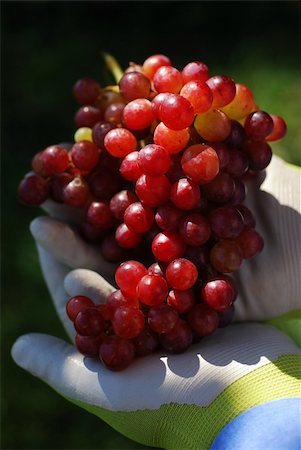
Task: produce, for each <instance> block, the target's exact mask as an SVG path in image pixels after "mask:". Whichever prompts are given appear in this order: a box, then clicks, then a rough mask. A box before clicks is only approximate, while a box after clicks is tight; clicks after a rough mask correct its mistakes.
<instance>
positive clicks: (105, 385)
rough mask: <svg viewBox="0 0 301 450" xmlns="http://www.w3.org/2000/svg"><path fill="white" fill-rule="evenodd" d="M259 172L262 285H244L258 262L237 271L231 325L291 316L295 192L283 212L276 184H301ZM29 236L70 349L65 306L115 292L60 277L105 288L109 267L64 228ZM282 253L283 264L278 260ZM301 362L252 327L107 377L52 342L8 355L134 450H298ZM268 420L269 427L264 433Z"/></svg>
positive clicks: (262, 328) (276, 338)
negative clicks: (136, 449)
mask: <svg viewBox="0 0 301 450" xmlns="http://www.w3.org/2000/svg"><path fill="white" fill-rule="evenodd" d="M274 171H277V175H276V178H275V177H274V178H273V173H275V172H274ZM268 172H272V175H271V174H270V173H268V177H267V179H266V181H265V182H264V184H263V185H262V189H266V188H267V189H268V192H269V193H272V192H273V193H274V195H275V198H273V197H272V196H271V195H268V194H267V193H265V192H261V193H259V192H257V194H256V195H257V196H258V199H257V200H256V202H255V193H254V194H253V192H249V194H248V195H249V196H250V195H251V200H250V201H253V202H254V206H255V208H254V206H253V209H252V210H253V211H254V210H255V215H256V218H257V223H258V226H257V228H258V230H259V232H260V233H261V234H262V235H263V237H264V239H265V242H266V248H265V251H264V253H263V254H262V255H261V256H260V257H258V258H257V259H258V260H259V259H260V260H261V263H260V262H259V261H258V265H259V269H257V270H259V271H260V273H258V272H255V276H254V275H253V273H254V270H255V268H256V267H257V262H254V263H253V262H245V263H244V266H243V267H242V269H241V270H240V273H239V275H238V281H239V283H240V284H242V283H245V284H246V286H247V283H248V286H250V290H249V289H244V290H242V291H241V292H242V294H241V295H240V298H239V299H238V300H237V301H236V306H237V319H238V320H255V319H257V320H259V319H260V320H266V319H270V318H275V316H279V315H280V314H283V313H287V312H291V311H292V310H296V309H297V308H300V298H299V296H298V291H297V286H298V283H297V281H298V279H297V277H296V275H295V270H296V267H298V266H297V264H298V258H299V257H300V240H298V233H297V230H298V228H297V227H298V225H299V224H300V215H299V213H298V212H299V211H300V201H299V200H298V199H297V196H296V192H295V189H291V190H289V192H290V196H288V198H287V199H286V200H285V199H283V196H282V194H283V193H282V192H281V191H280V190H279V189H278V185H279V184H281V178H282V177H283V179H285V180H286V181H285V184H286V185H287V186H288V185H291V184H294V183H300V174H298V172H296V173H295V172H294V170H293V169H288V168H287V167H286V166H285V165H284V164H283V163H282V162H281V161H280V160H279V159H278V158H275V157H274V158H273V163H272V164H271V167H270V168H269V170H268ZM270 177H272V179H274V184H276V186H275V185H274V184H273V183H272V181H271V183H272V184H271V183H270V184H268V185H267V184H265V183H268V180H269V178H270ZM275 180H276V183H275ZM251 190H252V189H251ZM261 199H262V200H261ZM262 201H263V203H262ZM266 202H268V203H266ZM284 202H285V206H282V205H283V203H284ZM298 202H299V203H298ZM288 207H289V208H290V209H292V208H294V210H293V211H289V210H288ZM283 208H284V209H283ZM257 211H259V212H260V218H258V213H257ZM282 213H283V214H282ZM31 229H32V232H33V235H34V237H35V239H36V240H37V242H38V249H39V254H40V260H41V266H42V270H43V273H44V276H45V279H46V282H47V284H48V287H49V290H50V292H51V295H52V297H53V300H54V303H55V306H56V309H57V311H58V313H59V316H60V318H61V320H62V322H63V324H64V325H65V328H66V330H67V332H68V334H69V336H70V337H71V339H72V338H73V337H74V331H73V325H72V324H71V322H70V321H69V319H67V317H66V313H65V304H66V299H67V298H68V297H69V296H72V295H75V294H84V295H88V296H90V297H91V298H92V299H93V300H94V301H96V302H98V303H100V302H103V301H104V300H105V298H106V296H107V295H108V293H109V292H110V291H111V290H112V289H113V288H112V287H111V286H110V284H109V283H108V282H107V281H105V279H104V278H102V277H101V276H100V275H99V274H97V273H96V272H92V271H90V270H87V269H85V270H84V269H78V270H74V271H72V272H70V273H68V271H69V268H79V267H85V268H88V269H93V270H98V271H99V272H100V273H102V274H104V275H105V276H106V278H108V279H109V278H110V277H111V276H112V269H113V267H112V266H111V265H108V264H107V263H106V264H105V265H103V262H102V261H101V258H100V256H98V254H97V250H96V249H95V248H92V247H91V246H90V245H88V244H86V243H84V242H83V241H82V240H81V239H80V237H79V236H78V235H77V233H76V232H74V231H73V230H72V229H71V228H70V227H69V226H68V225H66V224H62V223H61V222H59V221H57V220H55V219H51V218H45V217H44V218H40V219H36V220H35V221H34V222H33V224H32V227H31ZM294 230H296V231H294ZM291 240H292V241H293V242H291ZM269 241H271V244H272V249H270V242H269ZM275 242H276V243H275ZM275 245H277V250H276V249H275V247H274V246H275ZM287 248H289V249H290V252H292V254H291V255H290V258H286V259H284V260H283V255H286V249H287ZM268 255H270V256H268ZM277 255H278V256H277ZM291 261H293V264H292V265H291ZM254 264H255V265H254ZM262 264H263V265H262ZM292 266H293V267H292ZM67 273H68V275H67V276H66V274H67ZM266 277H269V280H270V281H269V282H266ZM281 280H282V281H281ZM261 293H262V294H261ZM300 354H301V352H300V350H299V349H298V348H297V346H296V345H295V344H294V343H293V341H292V340H291V339H290V338H289V337H287V336H286V335H284V334H283V333H281V332H279V331H277V330H276V329H275V328H273V327H271V326H269V325H263V324H255V323H244V324H236V325H232V326H229V327H227V328H225V329H220V330H218V331H217V332H216V333H215V334H214V335H212V336H210V337H207V338H204V339H203V340H202V341H201V342H200V343H199V344H196V345H193V346H192V347H190V349H189V350H188V351H187V352H185V353H184V354H181V355H166V354H165V353H161V354H160V353H155V354H153V355H151V356H148V357H145V358H140V359H137V360H136V361H135V362H134V363H133V364H132V365H131V366H130V367H129V368H127V369H126V370H125V371H123V372H120V373H112V372H110V371H108V370H107V369H105V368H104V367H103V366H102V365H101V364H100V363H99V362H97V361H96V360H92V359H90V358H86V357H83V356H82V355H80V354H79V353H78V352H77V351H76V349H75V348H74V347H73V346H71V345H69V344H66V343H65V342H63V341H61V340H59V339H57V338H54V337H51V336H46V335H40V334H29V335H25V336H22V337H20V338H19V339H18V340H17V342H16V343H15V345H14V347H13V350H12V355H13V358H14V359H15V361H16V362H17V364H19V365H20V366H21V367H23V368H24V369H26V370H28V371H29V372H31V373H32V374H34V375H35V376H38V377H40V378H41V379H43V380H44V381H46V382H47V383H48V384H50V385H51V386H52V387H53V388H54V389H55V390H56V391H57V392H59V393H61V394H62V395H63V396H64V397H66V398H67V399H69V400H70V401H72V402H74V403H76V404H78V405H80V406H82V407H83V408H85V409H87V410H88V411H90V412H92V413H94V414H96V415H97V416H99V417H101V418H102V419H103V420H105V421H107V422H108V423H110V424H111V425H112V426H113V427H114V428H116V429H118V430H119V431H121V432H122V433H123V434H125V435H126V436H128V437H130V438H132V439H134V440H137V441H139V442H141V443H144V444H147V445H152V446H158V447H163V448H174V449H186V448H187V449H203V448H204V449H206V448H210V446H212V448H215V449H216V448H221V447H218V445H219V443H220V442H221V441H222V443H223V444H222V445H223V446H222V448H223V449H231V450H233V449H238V448H245V447H243V443H244V442H248V448H256V449H257V448H261V447H258V445H259V443H260V445H263V446H266V448H269V447H268V446H267V444H268V443H271V442H272V444H273V445H274V447H271V446H270V448H283V449H284V448H291V449H294V448H297V447H296V445H297V444H296V443H297V442H298V441H297V439H298V436H297V434H298V433H297V432H298V429H299V427H298V424H297V425H296V419H295V418H296V414H295V413H296V411H297V409H296V408H299V407H300V402H299V400H295V399H296V397H298V395H299V394H300V384H299V381H298V377H300V368H301V357H300ZM283 402H286V403H283ZM287 402H288V403H287ZM250 413H252V414H253V415H251V417H250ZM269 414H272V417H273V421H271V420H270V419H269V420H268V423H267V418H269V417H270V416H269ZM246 416H247V420H246V421H245V422H244V420H245V419H244V418H245V417H246ZM256 421H257V422H256ZM258 421H259V423H260V424H261V426H260V427H259V430H261V431H260V432H259V433H258V432H257V434H256V433H255V432H254V431H253V428H254V427H255V428H256V430H257V431H258ZM252 426H253V428H252ZM267 429H269V433H267ZM242 430H243V435H242V436H241V434H240V433H241V431H242ZM242 439H243V440H242ZM271 439H272V440H271ZM285 439H289V441H287V440H286V441H285ZM277 446H278V447H277Z"/></svg>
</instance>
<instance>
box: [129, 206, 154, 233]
mask: <svg viewBox="0 0 301 450" xmlns="http://www.w3.org/2000/svg"><path fill="white" fill-rule="evenodd" d="M124 222H125V224H126V225H127V226H128V227H129V228H130V229H131V230H133V231H135V232H137V233H145V232H146V231H148V230H150V229H151V227H152V226H153V223H154V213H153V210H152V208H150V207H149V206H146V205H143V204H142V203H140V202H135V203H132V204H131V205H129V206H128V207H127V209H126V210H125V213H124Z"/></svg>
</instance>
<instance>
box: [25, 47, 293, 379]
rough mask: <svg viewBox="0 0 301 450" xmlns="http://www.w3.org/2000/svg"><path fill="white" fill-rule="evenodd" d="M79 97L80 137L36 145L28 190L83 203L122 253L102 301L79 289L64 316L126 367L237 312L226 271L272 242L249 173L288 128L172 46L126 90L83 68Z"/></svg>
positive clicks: (114, 254) (36, 197) (85, 341)
mask: <svg viewBox="0 0 301 450" xmlns="http://www.w3.org/2000/svg"><path fill="white" fill-rule="evenodd" d="M73 93H74V96H75V99H76V100H77V101H78V103H79V104H80V105H82V106H81V107H80V108H79V110H78V111H77V113H76V116H75V123H76V126H77V131H76V133H75V143H74V144H73V145H71V144H70V145H69V146H68V145H67V146H66V145H52V146H50V147H47V148H46V149H44V150H42V151H40V152H39V153H37V154H36V155H35V156H34V158H33V160H32V168H33V171H34V173H31V174H29V175H28V176H26V177H25V178H24V179H23V180H22V181H21V183H20V185H19V189H18V195H19V198H20V200H21V201H22V202H23V203H25V204H27V205H35V206H36V205H41V204H42V203H43V202H44V201H45V200H46V199H47V198H51V199H53V200H54V201H56V202H58V203H64V204H66V205H69V206H72V207H74V208H82V209H83V211H84V216H85V218H84V220H83V222H82V223H81V224H80V227H79V228H80V232H81V234H82V236H83V237H84V238H85V239H86V240H87V241H89V242H92V243H95V244H97V245H99V252H100V255H102V257H103V258H104V259H106V260H107V261H110V262H112V263H119V266H118V267H117V269H116V272H115V280H116V284H117V285H118V287H119V289H118V290H116V291H115V292H113V293H112V294H111V295H110V296H109V297H108V299H107V301H106V303H105V304H103V305H95V304H94V303H93V302H92V300H91V299H89V298H87V297H85V296H82V295H78V296H75V297H73V298H71V299H70V300H69V302H68V304H67V314H68V316H69V318H70V319H71V320H72V321H73V322H74V326H75V329H76V331H77V333H78V334H77V336H76V345H77V348H78V350H79V351H80V352H82V353H83V354H84V355H86V356H90V357H97V358H100V360H101V361H102V362H103V364H104V365H105V366H106V367H108V368H109V369H111V370H122V369H124V368H126V367H127V366H128V365H129V364H130V363H131V362H132V361H133V359H134V357H135V356H142V355H147V354H149V353H152V352H153V351H155V350H156V349H157V348H163V349H165V350H166V351H168V352H172V353H178V352H182V351H184V350H186V349H187V348H188V347H189V346H190V345H191V344H192V343H193V342H196V341H198V340H199V339H201V338H202V337H203V336H207V335H210V334H211V333H213V332H214V331H215V330H216V329H217V328H218V327H224V326H226V325H227V324H229V323H230V322H231V320H232V318H233V314H234V306H233V303H234V301H235V298H236V296H237V288H236V285H235V281H234V280H233V279H232V278H231V277H230V276H229V275H228V274H229V273H232V272H234V271H236V270H238V269H239V267H240V265H241V264H242V261H243V259H249V258H252V257H254V256H255V255H256V254H258V253H259V252H260V251H261V250H262V248H263V239H262V237H261V236H260V235H259V233H258V232H257V231H256V230H255V219H254V217H253V214H252V212H251V211H250V210H249V209H248V208H247V207H246V206H245V205H243V201H244V199H245V196H246V188H245V185H244V180H246V179H250V177H254V176H256V174H257V173H258V172H259V171H261V170H263V169H265V168H266V167H267V166H268V164H269V162H270V160H271V157H272V151H271V148H270V146H269V144H268V143H267V141H275V140H279V139H281V138H282V137H283V136H284V135H285V132H286V125H285V122H284V120H283V119H282V118H281V117H279V116H276V115H269V114H267V113H266V112H264V111H261V110H260V109H259V107H258V106H257V105H256V104H255V102H254V99H253V95H252V92H251V90H250V89H249V88H248V87H247V86H245V85H244V84H238V83H235V82H234V81H233V80H232V79H231V78H230V77H228V76H225V75H215V76H212V77H210V75H209V71H208V68H207V66H206V65H205V64H204V63H203V62H199V61H195V62H191V63H189V64H187V65H186V66H185V67H184V69H183V70H182V71H179V70H177V69H176V68H175V67H173V66H172V64H171V62H170V60H169V58H168V57H166V56H164V55H154V56H151V57H149V58H147V59H146V60H145V62H144V63H143V65H142V66H141V65H137V64H131V65H130V66H129V67H128V68H127V70H126V71H125V73H124V75H123V76H122V78H121V79H120V81H119V86H108V87H107V88H102V87H101V86H100V85H99V84H98V82H97V81H95V80H93V79H91V78H84V79H81V80H79V81H78V82H77V83H76V84H75V86H74V89H73ZM138 260H139V261H138Z"/></svg>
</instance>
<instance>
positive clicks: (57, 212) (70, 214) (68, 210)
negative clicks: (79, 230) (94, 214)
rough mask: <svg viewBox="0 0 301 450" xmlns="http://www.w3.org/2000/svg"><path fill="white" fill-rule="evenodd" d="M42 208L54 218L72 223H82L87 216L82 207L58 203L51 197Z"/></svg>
mask: <svg viewBox="0 0 301 450" xmlns="http://www.w3.org/2000/svg"><path fill="white" fill-rule="evenodd" d="M41 208H42V209H43V210H44V211H45V212H47V213H48V214H49V216H51V217H53V218H54V219H58V220H61V221H63V222H66V223H70V224H79V223H81V222H82V221H83V220H84V216H85V214H84V210H83V209H82V208H73V207H72V206H68V205H64V204H61V203H57V202H55V201H53V200H51V199H50V198H49V199H47V200H46V201H45V202H44V203H43V204H42V205H41Z"/></svg>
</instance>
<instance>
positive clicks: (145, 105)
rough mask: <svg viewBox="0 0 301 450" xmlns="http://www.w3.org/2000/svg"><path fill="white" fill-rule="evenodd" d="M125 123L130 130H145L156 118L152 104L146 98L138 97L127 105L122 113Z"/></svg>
mask: <svg viewBox="0 0 301 450" xmlns="http://www.w3.org/2000/svg"><path fill="white" fill-rule="evenodd" d="M122 118H123V123H124V125H125V126H126V127H127V128H129V129H130V130H144V129H145V128H148V127H149V126H150V125H151V123H152V122H153V120H154V119H155V116H154V113H153V109H152V104H151V102H150V101H149V100H146V99H145V98H138V99H136V100H133V101H131V102H130V103H128V104H127V105H126V107H125V108H124V110H123V114H122Z"/></svg>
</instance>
